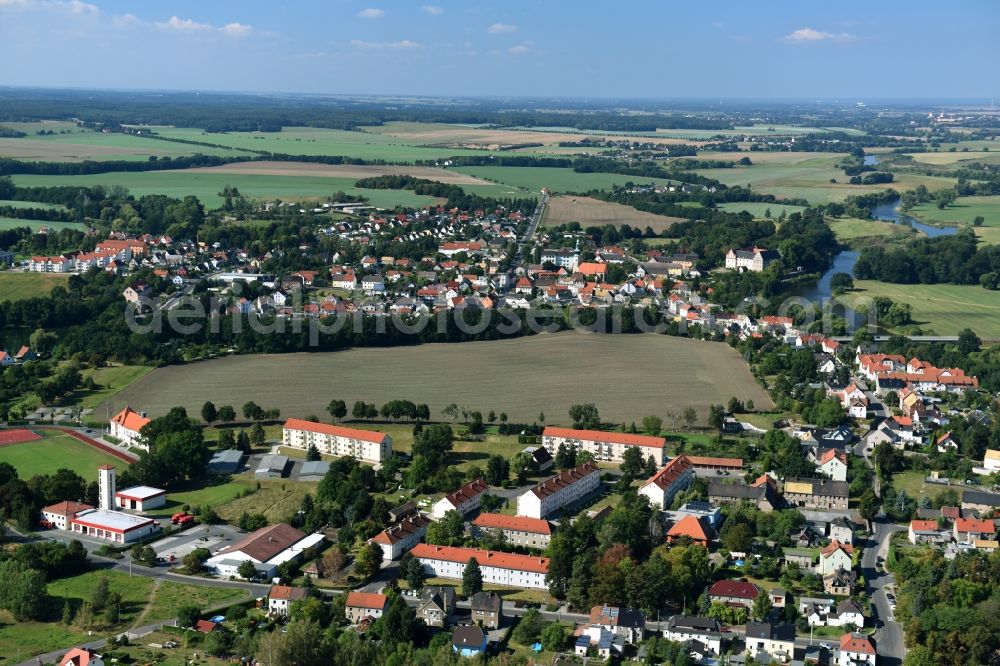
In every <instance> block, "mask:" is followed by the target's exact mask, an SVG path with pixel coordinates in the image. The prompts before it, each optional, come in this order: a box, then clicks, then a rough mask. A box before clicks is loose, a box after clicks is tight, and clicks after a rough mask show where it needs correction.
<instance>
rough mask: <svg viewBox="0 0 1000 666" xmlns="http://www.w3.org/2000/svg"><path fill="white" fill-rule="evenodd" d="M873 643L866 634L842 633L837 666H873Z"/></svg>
mask: <svg viewBox="0 0 1000 666" xmlns="http://www.w3.org/2000/svg"><path fill="white" fill-rule="evenodd" d="M875 658H876V657H875V644H874V643H872V639H871V637H869V636H868V635H866V634H844V635H843V636H841V637H840V654H839V656H838V658H837V665H838V666H863V665H868V666H875Z"/></svg>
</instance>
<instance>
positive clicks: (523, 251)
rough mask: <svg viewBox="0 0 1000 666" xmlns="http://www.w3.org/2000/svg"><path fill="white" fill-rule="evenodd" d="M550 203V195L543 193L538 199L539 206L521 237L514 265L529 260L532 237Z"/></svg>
mask: <svg viewBox="0 0 1000 666" xmlns="http://www.w3.org/2000/svg"><path fill="white" fill-rule="evenodd" d="M548 203H549V195H548V194H543V195H542V197H541V199H539V200H538V206H537V207H536V208H535V212H534V213H532V215H531V221H530V222H528V228H527V229H526V230H525V232H524V236H522V237H521V239H520V241H519V242H518V246H517V259H516V260H515V262H514V266H515V267H517V266H520V265H522V264H524V263H525V262H526V260H527V254H528V250H529V248H530V247H531V239H532V237H533V236H534V235H535V231H537V230H538V225H539V224H540V223H541V221H542V217H543V216H544V215H545V206H546V205H548Z"/></svg>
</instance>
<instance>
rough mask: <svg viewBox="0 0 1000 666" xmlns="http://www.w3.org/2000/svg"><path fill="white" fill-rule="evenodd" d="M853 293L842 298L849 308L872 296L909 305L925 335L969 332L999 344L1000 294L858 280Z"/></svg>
mask: <svg viewBox="0 0 1000 666" xmlns="http://www.w3.org/2000/svg"><path fill="white" fill-rule="evenodd" d="M855 286H856V287H857V288H856V289H855V290H854V291H851V292H849V293H847V294H845V295H844V296H843V297H842V298H843V299H844V300H846V301H847V302H848V303H849V304H851V305H857V304H858V303H861V302H863V300H864V299H868V298H872V297H875V296H888V297H889V298H891V299H892V300H893V301H897V302H899V303H908V304H909V305H910V306H912V308H913V320H914V322H915V323H916V325H917V326H919V327H920V328H921V329H922V330H923V331H924V333H925V334H937V335H957V334H958V332H959V331H961V330H962V329H963V328H971V329H972V330H973V331H975V332H976V333H977V334H979V336H980V337H981V338H983V339H984V340H989V341H998V340H1000V292H996V291H988V290H986V289H983V288H982V287H980V286H979V285H955V284H912V285H911V284H889V283H887V282H875V281H872V280H857V281H855Z"/></svg>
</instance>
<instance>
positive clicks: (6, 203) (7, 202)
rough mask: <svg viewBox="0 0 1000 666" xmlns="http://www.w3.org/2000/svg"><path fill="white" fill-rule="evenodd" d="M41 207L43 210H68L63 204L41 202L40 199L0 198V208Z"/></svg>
mask: <svg viewBox="0 0 1000 666" xmlns="http://www.w3.org/2000/svg"><path fill="white" fill-rule="evenodd" d="M3 207H10V208H41V209H43V210H66V206H63V205H62V204H50V203H41V202H38V201H16V200H14V199H0V208H3Z"/></svg>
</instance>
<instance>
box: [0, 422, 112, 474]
mask: <svg viewBox="0 0 1000 666" xmlns="http://www.w3.org/2000/svg"><path fill="white" fill-rule="evenodd" d="M38 433H39V434H40V435H41V436H42V439H40V440H38V441H35V442H23V443H21V444H11V445H9V446H0V462H6V463H10V464H11V465H13V466H14V468H15V469H16V470H17V475H18V476H19V477H20V478H22V479H30V478H31V477H33V476H35V475H37V474H52V473H53V472H55V471H56V470H58V469H62V468H64V467H65V468H67V469H71V470H73V471H74V472H76V473H77V474H79V475H80V476H82V477H83V478H85V479H87V480H88V481H89V480H92V479H96V478H97V468H98V467H100V466H101V465H115V466H116V467H118V468H119V469H121V468H123V467H124V466H126V463H125V461H123V460H121V459H120V458H116V457H114V456H112V455H109V454H107V453H104V452H103V451H99V450H97V449H96V448H94V447H92V446H89V445H87V444H84V443H83V442H81V441H80V440H78V439H74V438H73V437H70V436H69V435H66V434H64V433H61V432H53V431H51V430H39V431H38Z"/></svg>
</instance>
